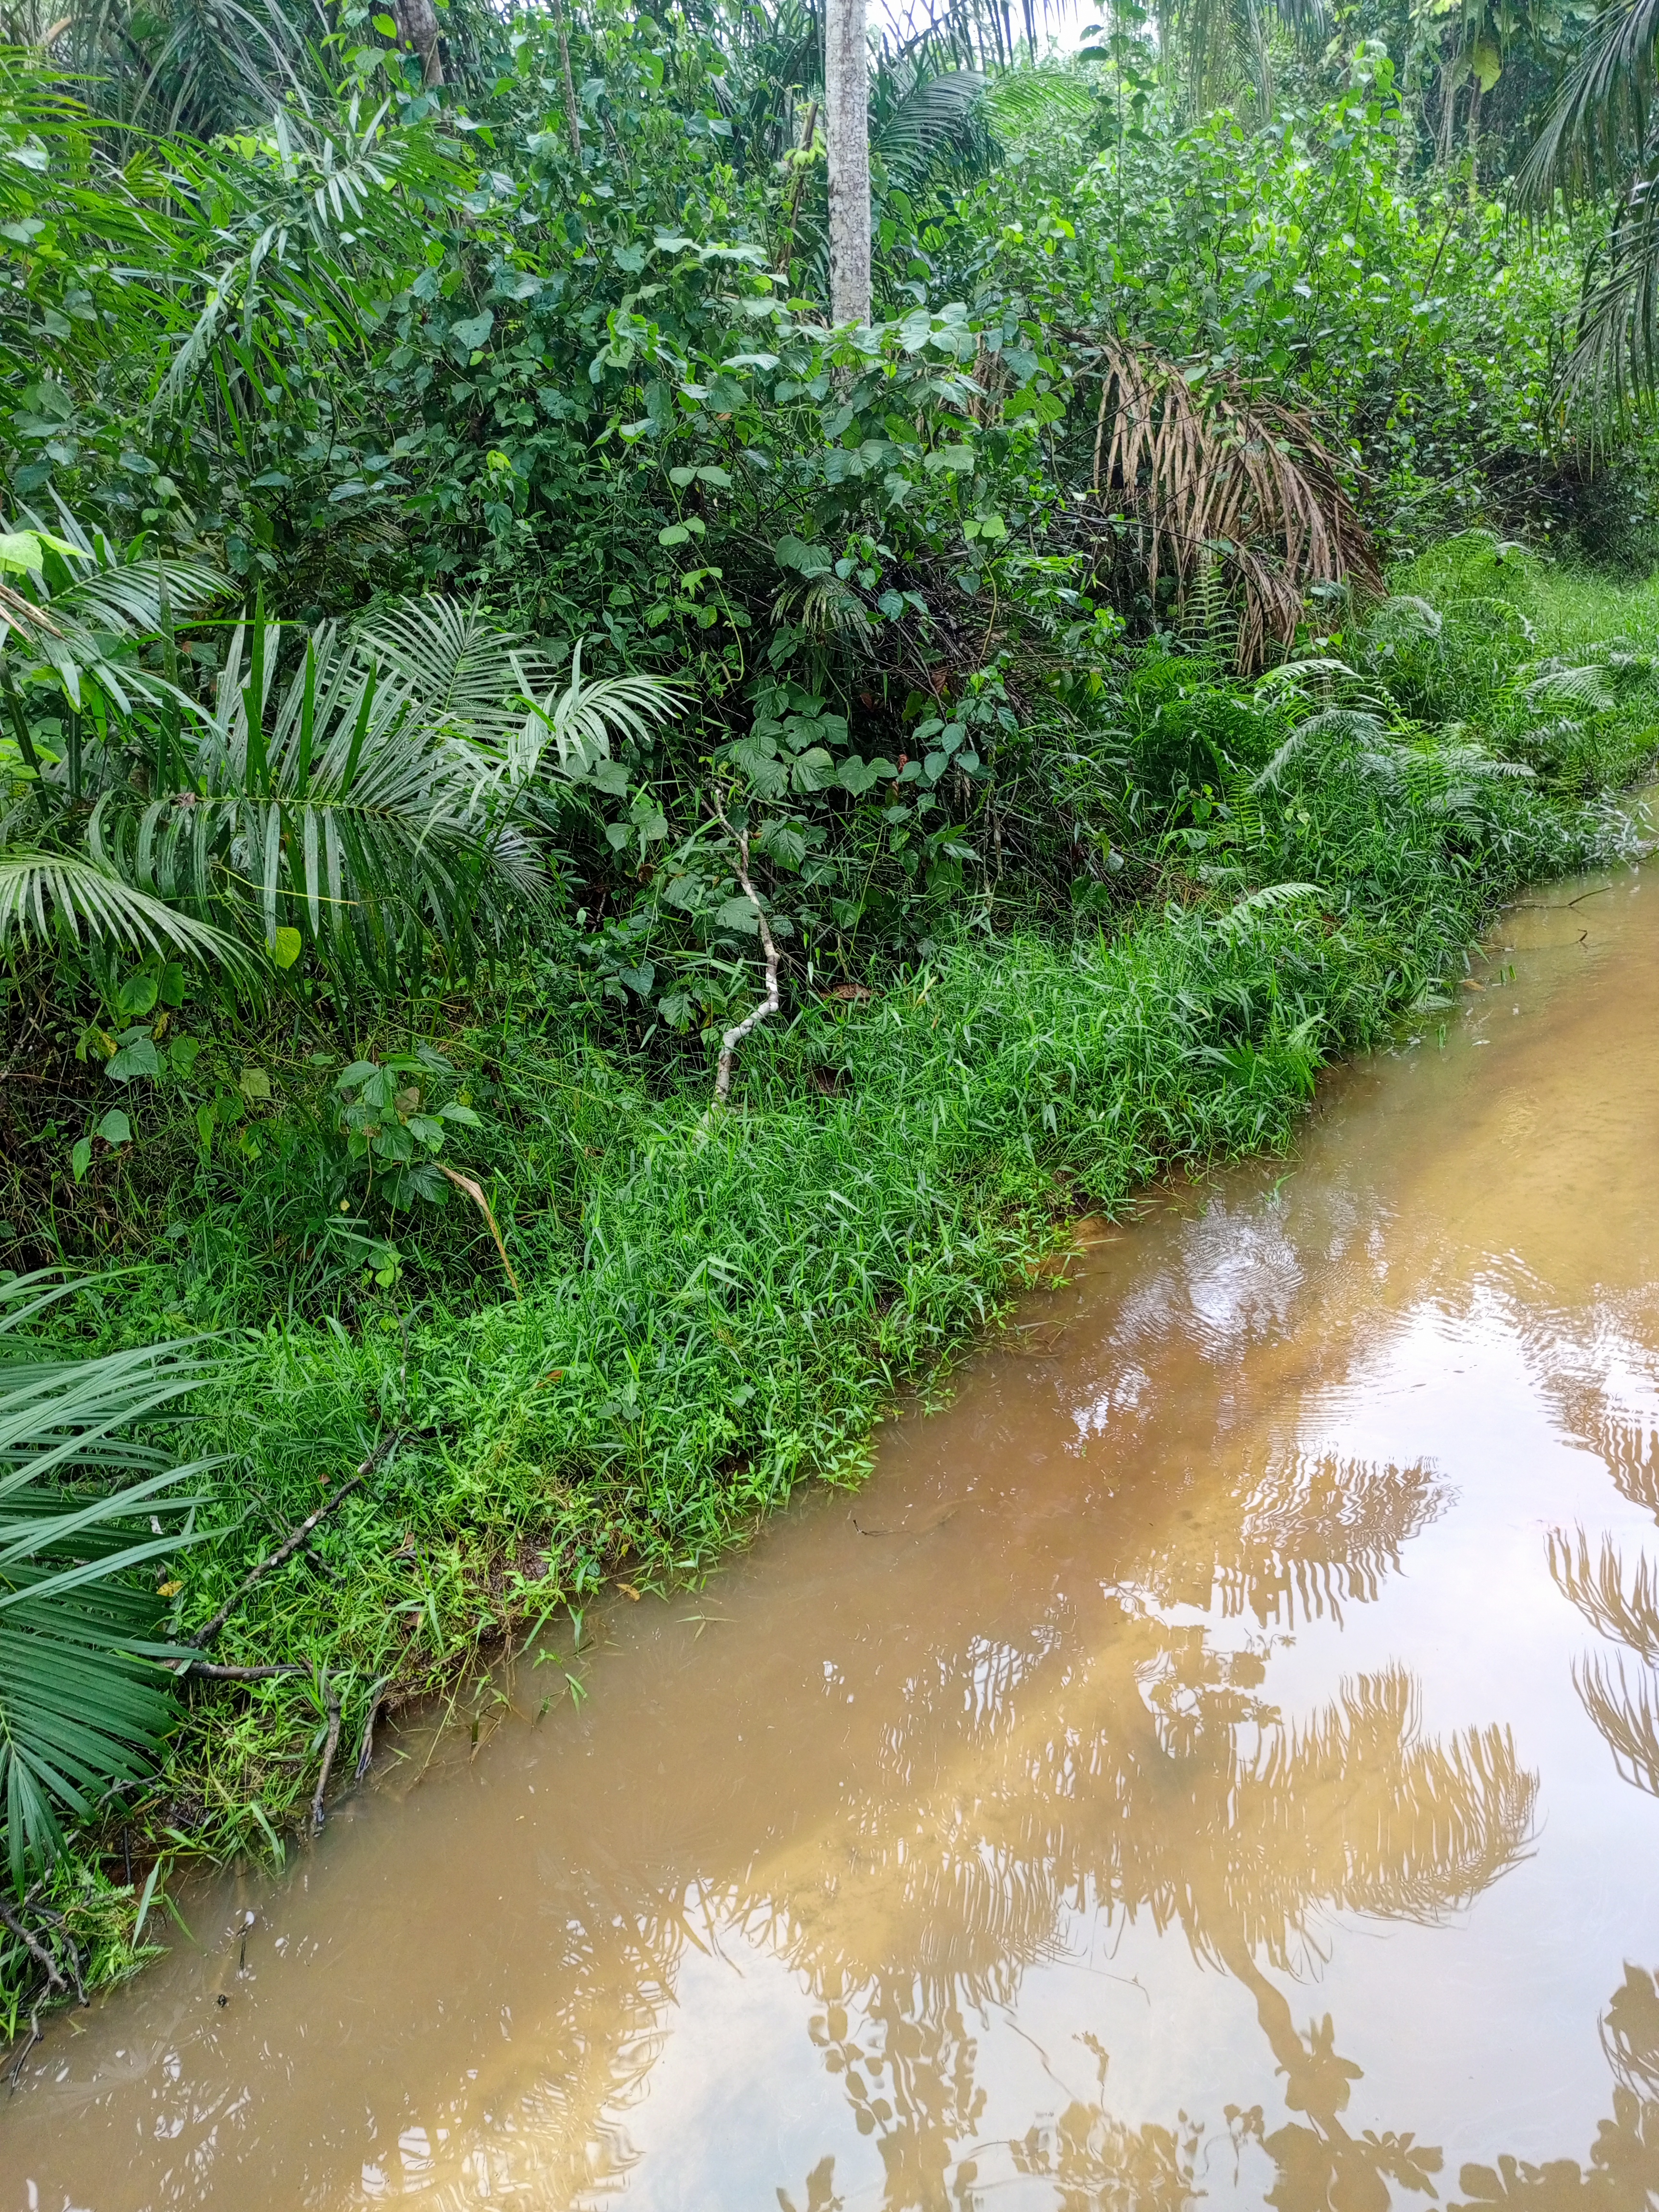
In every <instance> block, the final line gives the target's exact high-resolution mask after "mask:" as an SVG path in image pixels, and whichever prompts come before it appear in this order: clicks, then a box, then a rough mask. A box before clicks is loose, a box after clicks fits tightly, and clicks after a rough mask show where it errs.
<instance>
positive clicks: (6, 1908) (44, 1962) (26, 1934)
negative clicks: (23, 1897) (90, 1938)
mask: <svg viewBox="0 0 1659 2212" xmlns="http://www.w3.org/2000/svg"><path fill="white" fill-rule="evenodd" d="M23 1910H24V1911H27V1905H25V1906H24V1907H23ZM0 1920H3V1921H4V1923H5V1924H6V1926H7V1927H8V1928H9V1929H10V1930H11V1932H12V1934H13V1935H14V1936H15V1937H16V1938H17V1940H18V1942H20V1943H21V1944H22V1945H23V1946H24V1948H25V1949H26V1950H27V1952H28V1954H29V1956H30V1957H31V1958H32V1959H33V1961H34V1963H35V1965H36V1966H39V1967H40V1971H41V1972H42V1973H43V1974H45V1976H46V1987H47V1988H48V1989H49V1990H61V1991H62V1992H63V1993H64V1996H67V1995H68V1994H69V1984H68V1983H67V1982H66V1981H65V1980H64V1976H63V1972H62V1970H61V1969H60V1967H59V1966H58V1961H57V1960H56V1959H54V1958H53V1956H52V1953H51V1952H50V1951H49V1950H48V1949H47V1948H46V1945H45V1944H44V1943H43V1942H41V1941H40V1937H39V1936H37V1935H35V1933H34V1931H33V1929H31V1928H30V1927H29V1926H28V1924H27V1922H26V1921H25V1920H24V1919H23V1918H22V1917H21V1914H20V1912H19V1911H17V1910H15V1908H14V1907H13V1906H11V1905H7V1904H6V1903H4V1902H3V1900H0ZM30 2048H31V2049H33V2045H30ZM26 2055H27V2054H26Z"/></svg>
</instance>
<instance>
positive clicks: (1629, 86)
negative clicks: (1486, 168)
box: [1516, 0, 1659, 210]
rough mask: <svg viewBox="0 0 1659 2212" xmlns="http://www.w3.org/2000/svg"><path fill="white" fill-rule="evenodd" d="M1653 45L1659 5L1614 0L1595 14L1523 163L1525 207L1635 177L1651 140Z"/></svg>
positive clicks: (1650, 0) (1657, 0)
mask: <svg viewBox="0 0 1659 2212" xmlns="http://www.w3.org/2000/svg"><path fill="white" fill-rule="evenodd" d="M1656 45H1659V0H1614V4H1613V6H1612V7H1610V8H1608V9H1606V10H1605V11H1604V13H1603V14H1602V15H1601V16H1599V17H1598V19H1597V21H1596V23H1595V27H1594V29H1593V30H1592V31H1591V33H1590V35H1589V39H1588V40H1586V42H1585V44H1584V46H1583V51H1582V52H1581V53H1580V54H1579V56H1578V58H1577V60H1576V61H1575V62H1574V63H1573V64H1572V66H1571V69H1570V70H1569V71H1568V72H1567V76H1566V79H1565V82H1564V83H1563V84H1562V87H1561V89H1560V91H1559V93H1558V94H1557V95H1556V100H1555V104H1554V106H1553V107H1552V108H1551V110H1550V112H1549V113H1548V115H1547V117H1546V118H1545V119H1544V124H1543V127H1542V128H1541V131H1539V134H1538V137H1537V138H1536V140H1535V141H1534V144H1533V148H1532V150H1531V152H1530V153H1529V154H1528V156H1527V158H1526V160H1525V161H1524V162H1523V163H1522V167H1521V171H1520V174H1519V177H1518V179H1517V180H1516V181H1517V185H1518V186H1519V190H1520V193H1521V197H1522V200H1523V201H1524V202H1525V203H1526V204H1529V205H1531V206H1532V207H1534V208H1536V209H1540V210H1543V209H1547V207H1548V206H1549V204H1550V203H1551V202H1552V201H1553V198H1554V197H1555V195H1556V193H1557V192H1558V191H1565V192H1566V193H1568V194H1569V195H1570V196H1571V197H1593V196H1594V195H1595V194H1596V193H1597V192H1600V191H1605V190H1606V189H1607V188H1608V187H1609V186H1610V185H1622V184H1623V183H1624V181H1625V179H1626V178H1628V177H1629V176H1630V174H1631V173H1632V169H1633V168H1634V167H1636V165H1637V161H1638V157H1639V154H1640V151H1641V149H1642V148H1643V146H1644V143H1645V142H1646V139H1647V136H1648V125H1649V119H1650V115H1651V112H1652V109H1651V101H1652V88H1653V81H1654V67H1655V48H1656Z"/></svg>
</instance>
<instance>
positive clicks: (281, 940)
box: [270, 927, 304, 968]
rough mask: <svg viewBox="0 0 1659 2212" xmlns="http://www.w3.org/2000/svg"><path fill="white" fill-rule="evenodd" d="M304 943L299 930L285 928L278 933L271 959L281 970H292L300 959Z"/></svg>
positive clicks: (272, 947)
mask: <svg viewBox="0 0 1659 2212" xmlns="http://www.w3.org/2000/svg"><path fill="white" fill-rule="evenodd" d="M303 943H304V939H302V938H301V935H300V933H299V931H298V930H297V929H289V928H288V927H283V928H281V929H279V930H278V931H277V932H276V943H275V944H274V945H272V946H271V950H270V957H271V958H272V959H273V960H274V961H275V962H276V965H277V966H278V967H279V968H291V967H292V966H293V965H294V963H295V961H296V960H297V959H298V958H299V957H300V948H301V945H302V944H303Z"/></svg>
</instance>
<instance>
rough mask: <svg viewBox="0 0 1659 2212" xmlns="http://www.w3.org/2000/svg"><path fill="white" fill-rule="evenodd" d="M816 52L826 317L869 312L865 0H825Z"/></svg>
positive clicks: (859, 317)
mask: <svg viewBox="0 0 1659 2212" xmlns="http://www.w3.org/2000/svg"><path fill="white" fill-rule="evenodd" d="M823 46H824V52H823V88H824V101H823V105H824V130H825V136H826V137H827V138H828V140H829V319H830V321H831V322H832V323H867V322H868V321H869V319H870V61H869V53H868V49H867V46H866V38H865V0H829V4H828V7H827V9H826V11H825V23H824V41H823Z"/></svg>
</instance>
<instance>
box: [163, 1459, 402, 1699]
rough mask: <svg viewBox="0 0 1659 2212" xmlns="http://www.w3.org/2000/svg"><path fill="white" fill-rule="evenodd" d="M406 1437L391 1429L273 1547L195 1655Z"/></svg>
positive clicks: (183, 1667)
mask: <svg viewBox="0 0 1659 2212" xmlns="http://www.w3.org/2000/svg"><path fill="white" fill-rule="evenodd" d="M405 1433H406V1432H405V1431H404V1430H402V1429H392V1430H391V1431H388V1432H387V1434H386V1435H385V1436H384V1437H381V1439H380V1443H378V1444H376V1445H375V1447H374V1450H373V1451H372V1452H370V1454H369V1455H368V1458H367V1459H366V1460H365V1461H364V1462H362V1466H361V1467H359V1468H358V1469H357V1471H356V1474H354V1475H353V1476H352V1477H351V1479H350V1480H349V1482H343V1483H342V1484H341V1485H340V1487H339V1488H338V1489H337V1491H336V1492H335V1493H334V1495H333V1496H332V1497H331V1498H325V1499H324V1500H323V1503H322V1504H320V1505H319V1507H318V1508H317V1510H316V1511H315V1512H314V1513H313V1514H312V1515H311V1516H309V1517H308V1518H307V1519H306V1520H304V1521H302V1522H301V1523H300V1525H299V1527H298V1528H296V1529H295V1531H294V1533H293V1534H292V1535H290V1536H289V1537H288V1538H287V1539H286V1540H285V1541H283V1543H281V1544H279V1545H278V1546H277V1547H276V1550H275V1551H274V1552H273V1553H271V1554H270V1558H269V1559H261V1560H260V1562H259V1564H258V1566H257V1567H255V1568H254V1570H253V1571H252V1574H250V1575H249V1576H247V1577H246V1579H245V1580H244V1582H243V1583H242V1584H241V1586H240V1589H236V1590H234V1592H233V1593H232V1594H231V1595H230V1596H229V1597H228V1598H227V1599H226V1600H225V1601H224V1603H223V1604H222V1606H221V1607H220V1608H219V1610H218V1612H217V1613H215V1614H214V1616H213V1618H212V1620H210V1621H209V1622H208V1624H207V1626H206V1627H205V1628H203V1629H201V1630H199V1631H198V1632H197V1637H196V1648H197V1650H198V1651H205V1650H206V1649H207V1647H208V1645H209V1644H211V1643H212V1641H213V1639H214V1638H215V1637H216V1636H217V1635H218V1633H219V1632H220V1630H221V1629H222V1627H223V1626H224V1625H225V1623H226V1622H227V1621H228V1620H229V1619H230V1616H231V1615H232V1613H234V1612H235V1610H236V1608H237V1607H238V1606H239V1605H240V1603H241V1602H242V1600H243V1599H244V1598H245V1597H246V1595H247V1594H248V1592H249V1591H250V1590H251V1589H253V1588H254V1586H255V1585H256V1584H257V1583H261V1582H263V1581H264V1578H265V1577H266V1576H267V1575H268V1574H271V1573H274V1572H275V1571H276V1568H278V1567H280V1566H281V1565H283V1563H284V1562H285V1561H286V1560H289V1559H292V1558H293V1556H294V1554H295V1553H296V1552H297V1551H299V1550H300V1548H301V1546H302V1545H303V1544H304V1543H305V1541H306V1539H307V1537H308V1536H309V1535H310V1534H311V1532H312V1530H313V1528H315V1527H316V1526H317V1523H318V1522H319V1521H320V1520H322V1518H323V1517H324V1516H325V1514H329V1513H331V1512H332V1511H333V1510H334V1509H335V1507H336V1506H337V1505H338V1504H340V1503H341V1502H342V1500H343V1499H344V1498H349V1497H350V1495H351V1493H352V1492H353V1491H354V1490H359V1489H361V1488H362V1486H363V1484H364V1483H365V1482H367V1481H368V1478H369V1476H370V1475H371V1474H374V1470H375V1468H377V1467H379V1466H380V1462H381V1461H382V1460H384V1459H385V1458H386V1455H387V1454H388V1453H389V1452H390V1451H391V1449H392V1446H393V1445H394V1444H395V1443H397V1442H398V1439H399V1437H402V1436H404V1434H405ZM198 1671H199V1672H201V1673H204V1674H205V1673H207V1672H209V1671H210V1670H209V1669H207V1668H204V1667H203V1666H202V1662H200V1661H199V1660H197V1659H185V1660H181V1661H180V1662H179V1665H178V1666H177V1667H175V1668H174V1669H173V1672H174V1673H175V1674H178V1675H179V1676H180V1677H182V1676H184V1675H185V1674H193V1673H196V1672H198Z"/></svg>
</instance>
